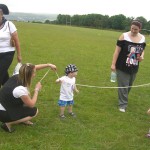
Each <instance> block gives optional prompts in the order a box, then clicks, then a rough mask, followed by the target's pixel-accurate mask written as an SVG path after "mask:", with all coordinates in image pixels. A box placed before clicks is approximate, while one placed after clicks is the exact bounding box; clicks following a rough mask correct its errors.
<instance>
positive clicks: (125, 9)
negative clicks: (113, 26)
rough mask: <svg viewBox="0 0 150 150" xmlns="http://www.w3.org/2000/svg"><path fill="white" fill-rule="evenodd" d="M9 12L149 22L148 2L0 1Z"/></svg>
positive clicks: (127, 0)
mask: <svg viewBox="0 0 150 150" xmlns="http://www.w3.org/2000/svg"><path fill="white" fill-rule="evenodd" d="M0 3H3V4H6V5H7V6H8V7H9V10H10V12H28V13H48V14H70V15H74V14H91V13H97V14H102V15H109V16H113V15H118V14H124V15H125V16H126V17H134V18H136V17H139V16H143V17H144V18H145V19H147V21H149V20H150V15H149V13H148V11H149V5H148V0H142V1H141V2H138V1H137V0H124V1H120V0H0Z"/></svg>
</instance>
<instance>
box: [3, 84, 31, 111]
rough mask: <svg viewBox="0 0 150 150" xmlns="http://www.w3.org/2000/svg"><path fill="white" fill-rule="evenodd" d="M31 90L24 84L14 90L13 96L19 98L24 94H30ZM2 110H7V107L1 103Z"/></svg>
mask: <svg viewBox="0 0 150 150" xmlns="http://www.w3.org/2000/svg"><path fill="white" fill-rule="evenodd" d="M28 94H29V91H28V89H27V87H24V86H17V87H16V88H15V89H14V90H13V96H14V97H15V98H19V97H21V96H23V95H28ZM0 110H3V111H6V109H5V108H4V107H3V106H2V105H1V103H0Z"/></svg>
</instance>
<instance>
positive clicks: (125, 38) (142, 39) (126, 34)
mask: <svg viewBox="0 0 150 150" xmlns="http://www.w3.org/2000/svg"><path fill="white" fill-rule="evenodd" d="M138 34H140V33H138ZM123 36H124V40H126V41H129V42H132V40H131V39H130V37H129V35H128V32H125V33H123ZM141 36H142V38H141V40H140V41H139V42H138V43H143V42H145V36H143V35H142V34H141Z"/></svg>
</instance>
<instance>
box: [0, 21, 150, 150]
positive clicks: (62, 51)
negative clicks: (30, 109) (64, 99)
mask: <svg viewBox="0 0 150 150" xmlns="http://www.w3.org/2000/svg"><path fill="white" fill-rule="evenodd" d="M15 24H16V26H17V28H18V33H19V38H20V43H21V50H22V56H23V63H27V62H30V63H33V64H39V63H48V62H49V63H53V64H55V65H56V66H57V68H58V74H59V76H62V75H64V68H65V66H66V65H68V64H70V63H74V64H76V65H77V67H78V69H79V72H78V76H77V84H86V85H92V86H116V83H111V82H110V65H111V61H112V55H113V52H114V49H115V44H116V40H117V39H118V37H119V35H120V34H121V33H120V32H114V31H106V30H96V29H88V28H79V27H70V26H55V25H46V24H32V23H21V22H18V23H15ZM146 39H147V41H148V43H149V41H150V39H149V36H147V37H146ZM149 49H150V46H147V47H146V50H145V59H144V61H143V62H142V63H141V64H140V69H139V72H138V74H137V78H136V81H135V82H134V85H140V84H146V83H149V82H150V77H149V76H150V69H149V64H150V59H149V57H150V51H149ZM15 65H16V59H14V61H13V64H12V65H11V67H10V70H9V71H10V74H11V73H12V72H13V69H14V67H15ZM46 71H47V69H44V70H41V71H39V72H37V75H36V78H35V79H34V81H33V83H32V88H31V93H32V91H33V89H34V85H35V83H36V82H38V81H39V80H40V79H41V78H42V77H43V75H44V74H45V73H46ZM56 79H57V76H56V74H55V73H54V72H52V71H50V72H49V74H48V75H47V76H46V77H45V79H44V80H43V81H42V85H43V88H42V91H41V92H40V94H39V98H38V102H37V107H38V108H39V115H38V116H37V117H36V118H35V119H34V120H33V122H34V123H35V126H33V127H29V126H24V125H15V126H14V128H15V129H16V131H15V132H14V133H13V134H9V133H5V132H4V131H3V130H2V129H0V149H1V150H14V149H15V150H149V147H150V139H147V138H146V137H145V134H146V133H147V132H148V129H149V127H150V116H148V115H147V114H146V111H147V110H148V108H149V107H150V96H149V93H150V92H149V91H150V90H149V87H140V88H132V91H131V93H130V95H129V105H128V109H127V112H126V113H121V112H119V111H118V106H117V105H118V100H117V89H101V88H89V87H81V86H78V89H79V91H80V93H79V94H75V97H74V99H75V105H74V109H73V110H74V112H75V113H76V114H77V118H70V117H69V116H68V115H67V111H66V116H67V118H66V120H64V121H61V120H60V119H59V117H58V115H59V108H58V106H57V100H58V97H59V89H60V85H58V84H56V83H55V80H56Z"/></svg>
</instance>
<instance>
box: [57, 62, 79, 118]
mask: <svg viewBox="0 0 150 150" xmlns="http://www.w3.org/2000/svg"><path fill="white" fill-rule="evenodd" d="M77 73H78V69H77V67H76V66H75V65H74V64H69V65H68V66H66V68H65V74H66V75H65V76H62V77H61V78H58V79H57V80H56V83H60V84H61V87H60V97H59V100H58V105H59V106H60V118H61V119H64V118H66V117H65V115H64V111H65V108H66V106H68V113H69V114H70V115H71V116H72V117H76V115H75V113H73V112H72V106H73V104H74V100H73V95H74V94H73V92H74V91H76V92H77V93H78V92H79V91H78V90H77V87H76V85H75V82H76V76H77Z"/></svg>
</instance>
